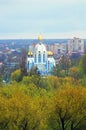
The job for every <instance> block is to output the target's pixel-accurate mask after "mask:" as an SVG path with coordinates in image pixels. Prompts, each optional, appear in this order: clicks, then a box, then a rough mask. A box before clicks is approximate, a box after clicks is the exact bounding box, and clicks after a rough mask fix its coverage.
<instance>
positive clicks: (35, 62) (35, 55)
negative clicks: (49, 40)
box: [34, 54, 36, 63]
mask: <svg viewBox="0 0 86 130" xmlns="http://www.w3.org/2000/svg"><path fill="white" fill-rule="evenodd" d="M34 61H35V63H36V54H35V59H34Z"/></svg>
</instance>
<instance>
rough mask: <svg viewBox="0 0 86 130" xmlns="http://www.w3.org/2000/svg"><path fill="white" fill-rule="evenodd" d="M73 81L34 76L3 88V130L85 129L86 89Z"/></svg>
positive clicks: (0, 118) (0, 120) (0, 105)
mask: <svg viewBox="0 0 86 130" xmlns="http://www.w3.org/2000/svg"><path fill="white" fill-rule="evenodd" d="M84 80H85V79H84ZM73 82H74V79H73V78H69V77H66V78H58V77H55V76H49V77H35V76H33V75H32V76H25V77H23V80H22V81H21V82H15V81H14V82H12V83H11V84H8V85H5V86H3V87H1V88H0V130H75V129H76V130H77V129H80V128H81V129H82V130H85V129H84V128H85V118H86V87H83V86H82V82H83V81H81V80H80V81H77V84H73Z"/></svg>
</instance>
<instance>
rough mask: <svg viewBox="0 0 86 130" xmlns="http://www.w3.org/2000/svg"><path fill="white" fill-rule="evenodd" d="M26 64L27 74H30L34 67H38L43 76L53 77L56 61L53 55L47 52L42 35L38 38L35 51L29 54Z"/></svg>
mask: <svg viewBox="0 0 86 130" xmlns="http://www.w3.org/2000/svg"><path fill="white" fill-rule="evenodd" d="M26 62H27V63H26V66H27V72H30V70H31V69H32V68H33V67H37V69H38V72H39V73H40V74H41V75H51V72H52V69H53V66H55V59H54V58H53V53H52V52H51V51H47V50H46V46H45V45H44V44H43V43H42V36H41V35H39V36H38V44H36V46H35V47H34V51H33V52H31V51H29V52H28V55H27V61H26Z"/></svg>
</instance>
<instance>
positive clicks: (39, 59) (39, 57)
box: [38, 53, 41, 63]
mask: <svg viewBox="0 0 86 130" xmlns="http://www.w3.org/2000/svg"><path fill="white" fill-rule="evenodd" d="M38 62H39V63H41V54H40V53H39V54H38Z"/></svg>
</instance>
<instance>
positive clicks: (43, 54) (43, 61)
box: [43, 51, 45, 62]
mask: <svg viewBox="0 0 86 130" xmlns="http://www.w3.org/2000/svg"><path fill="white" fill-rule="evenodd" d="M43 62H45V51H44V54H43Z"/></svg>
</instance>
